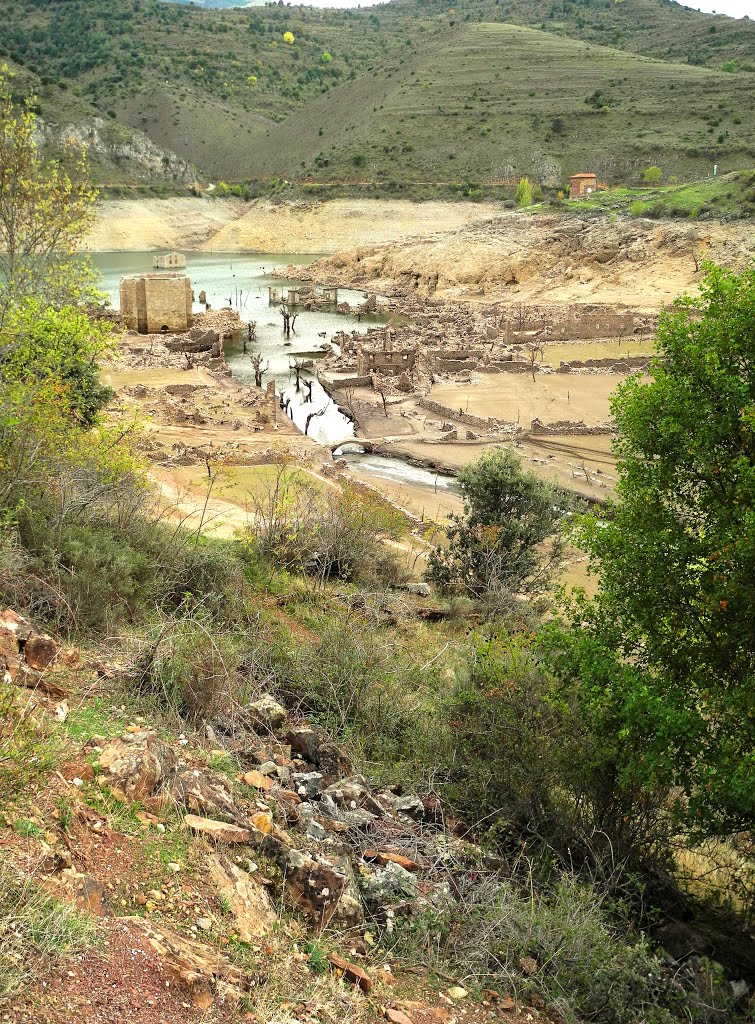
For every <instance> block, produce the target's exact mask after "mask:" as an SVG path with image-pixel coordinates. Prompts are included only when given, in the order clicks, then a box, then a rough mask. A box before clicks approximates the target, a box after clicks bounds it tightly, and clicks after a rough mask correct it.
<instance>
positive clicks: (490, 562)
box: [427, 448, 567, 597]
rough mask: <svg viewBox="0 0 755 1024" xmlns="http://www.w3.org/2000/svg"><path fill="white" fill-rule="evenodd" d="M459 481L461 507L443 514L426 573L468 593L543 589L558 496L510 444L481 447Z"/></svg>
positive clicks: (559, 513)
mask: <svg viewBox="0 0 755 1024" xmlns="http://www.w3.org/2000/svg"><path fill="white" fill-rule="evenodd" d="M458 479H459V484H460V487H461V493H462V497H463V501H464V512H463V515H451V516H450V517H449V520H450V525H449V526H448V527H447V529H446V534H447V538H448V545H447V547H445V548H437V549H436V550H435V551H433V553H432V555H431V556H430V560H429V567H428V572H427V575H428V578H429V579H430V580H432V581H433V582H435V583H437V584H438V585H439V586H443V587H461V588H462V589H463V590H464V591H466V592H467V593H468V594H470V595H471V596H473V597H487V596H490V595H495V594H500V595H502V596H506V595H508V594H512V593H517V592H519V593H521V592H533V591H537V590H539V589H542V588H543V587H544V586H545V584H546V582H547V580H548V578H549V575H550V571H551V570H552V569H553V567H554V565H555V564H556V563H557V561H558V559H559V557H560V554H561V550H562V547H561V541H560V537H559V536H558V535H557V534H556V531H557V529H558V525H559V522H560V520H561V518H562V517H563V515H564V512H565V510H566V504H567V502H566V499H565V497H564V496H563V495H561V494H559V493H558V492H557V490H556V488H555V487H553V486H551V485H550V484H547V483H544V482H543V481H542V480H540V479H539V477H537V476H535V474H534V473H530V472H527V471H526V470H524V469H523V468H522V464H521V462H520V460H519V458H518V457H517V456H516V455H515V453H514V452H513V451H511V449H509V448H494V449H490V450H488V451H487V452H485V454H484V455H482V456H481V458H479V459H478V460H477V461H476V462H473V463H471V464H469V465H467V466H464V467H462V469H461V470H460V471H459V477H458Z"/></svg>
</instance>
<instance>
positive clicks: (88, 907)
mask: <svg viewBox="0 0 755 1024" xmlns="http://www.w3.org/2000/svg"><path fill="white" fill-rule="evenodd" d="M72 888H73V900H74V903H75V904H76V906H77V907H78V908H79V910H84V911H86V912H87V913H89V914H93V915H94V916H95V917H112V914H113V908H112V905H111V902H110V897H109V895H108V892H107V890H106V888H105V886H104V885H103V883H102V882H100V881H98V880H97V879H96V878H93V877H92V876H91V875H76V876H75V877H74V879H73V881H72Z"/></svg>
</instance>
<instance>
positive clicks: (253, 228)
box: [87, 197, 500, 254]
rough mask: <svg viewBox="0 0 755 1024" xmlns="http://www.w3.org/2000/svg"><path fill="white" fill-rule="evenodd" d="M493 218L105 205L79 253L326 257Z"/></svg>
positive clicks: (308, 205)
mask: <svg viewBox="0 0 755 1024" xmlns="http://www.w3.org/2000/svg"><path fill="white" fill-rule="evenodd" d="M499 212H500V211H499V208H498V207H497V206H495V205H493V204H479V205H477V204H472V203H442V202H437V203H436V202H431V203H412V202H409V201H407V200H398V199H396V200H381V199H334V200H332V201H329V202H321V203H317V202H296V203H290V204H274V203H271V202H269V201H268V200H264V199H257V200H254V201H253V202H243V201H242V200H238V199H209V198H190V197H186V198H179V197H175V198H172V199H112V200H106V201H103V202H101V203H99V204H98V207H97V219H96V223H95V226H94V228H93V230H92V232H91V234H90V236H89V239H88V244H87V248H88V249H89V250H90V251H92V252H111V251H124V252H140V251H143V250H145V249H180V250H188V251H191V250H201V251H205V252H213V251H217V252H269V253H276V252H277V253H326V254H328V253H334V252H337V251H338V250H340V249H344V248H351V247H353V246H358V245H381V244H384V243H386V242H394V241H401V240H403V239H407V238H416V237H418V236H427V235H432V234H433V233H434V232H437V231H440V230H443V231H451V230H456V229H458V228H462V227H466V226H468V225H471V224H474V223H477V222H481V221H484V220H487V219H489V218H490V217H492V216H495V215H496V214H497V213H499Z"/></svg>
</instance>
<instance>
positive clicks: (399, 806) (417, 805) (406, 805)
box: [393, 794, 425, 820]
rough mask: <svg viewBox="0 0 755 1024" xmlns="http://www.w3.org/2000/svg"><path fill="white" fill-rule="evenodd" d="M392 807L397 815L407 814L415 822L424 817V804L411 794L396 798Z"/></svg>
mask: <svg viewBox="0 0 755 1024" xmlns="http://www.w3.org/2000/svg"><path fill="white" fill-rule="evenodd" d="M393 806H394V808H395V810H396V811H397V812H398V813H399V814H407V815H408V816H409V817H410V818H414V819H415V820H416V819H419V818H422V817H424V814H425V807H424V804H423V803H422V801H421V800H420V798H419V797H418V796H414V795H413V794H409V795H408V796H399V797H397V798H396V800H395V802H394V804H393Z"/></svg>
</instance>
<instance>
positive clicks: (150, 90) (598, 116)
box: [0, 0, 755, 184]
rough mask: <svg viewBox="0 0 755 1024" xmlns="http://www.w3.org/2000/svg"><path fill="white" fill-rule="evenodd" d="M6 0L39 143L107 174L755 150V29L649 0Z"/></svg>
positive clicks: (609, 170)
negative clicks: (40, 132)
mask: <svg viewBox="0 0 755 1024" xmlns="http://www.w3.org/2000/svg"><path fill="white" fill-rule="evenodd" d="M562 8H563V9H562ZM0 11H2V14H3V18H4V27H5V32H4V37H3V41H2V43H1V44H0V55H2V56H3V57H4V58H5V59H7V60H9V62H10V64H11V67H12V68H15V69H16V70H17V71H19V79H18V89H19V94H23V93H28V92H35V93H36V94H37V96H38V106H39V112H40V114H41V117H42V118H43V120H44V122H45V125H46V129H45V131H46V135H45V139H46V141H47V143H48V146H49V147H50V148H51V149H53V150H54V149H55V148H56V146H59V144H60V142H61V141H62V139H63V138H64V137H66V135H67V134H71V132H72V131H73V132H75V133H77V134H78V136H79V137H82V138H84V139H86V140H90V139H92V138H94V139H95V143H96V144H95V146H94V150H95V152H94V156H95V171H96V174H97V176H98V178H99V180H100V181H103V182H106V183H113V184H118V183H121V182H131V181H135V180H140V179H141V180H145V179H146V180H151V181H154V180H158V179H167V180H169V181H172V182H174V183H180V184H187V183H190V182H191V181H193V180H194V179H195V178H196V177H197V176H198V177H200V178H202V177H205V178H206V177H209V178H210V179H226V180H230V181H241V180H244V179H253V178H257V177H260V176H264V175H266V174H271V173H285V174H286V175H288V176H289V177H302V176H314V177H319V178H321V179H328V178H331V177H333V176H334V175H341V176H343V177H352V178H353V177H355V176H356V177H367V176H370V175H371V176H378V177H383V178H386V179H392V178H407V179H410V180H415V181H416V180H423V179H429V180H432V181H436V180H446V179H451V180H459V179H461V180H464V179H467V178H470V177H472V178H474V177H495V176H500V175H504V176H505V174H506V173H507V172H508V171H512V173H524V172H528V173H533V174H535V175H536V176H538V177H540V176H541V175H540V173H539V172H540V171H541V170H545V171H546V172H547V171H548V169H549V167H550V165H551V163H553V164H558V165H559V166H560V169H561V171H562V172H564V173H566V172H568V170H570V169H572V168H574V167H578V166H580V167H581V166H582V165H583V162H584V160H585V159H588V158H590V159H592V161H593V162H594V163H595V165H596V166H597V167H598V168H599V169H600V170H601V173H602V174H603V175H604V176H605V177H607V178H611V179H612V178H615V177H617V176H619V177H620V176H623V175H631V174H632V173H634V172H635V171H636V169H637V168H638V167H640V166H641V165H642V164H643V162H645V163H647V162H649V161H652V162H659V163H661V164H662V166H664V169H665V170H667V171H668V172H669V173H676V174H679V175H684V176H685V177H688V176H701V175H703V174H705V173H707V172H708V170H709V165H710V164H711V163H712V162H714V161H717V162H719V163H720V164H721V165H722V167H723V169H725V170H732V169H735V168H738V167H742V166H745V165H747V164H748V163H749V164H751V163H752V162H753V161H752V153H751V151H750V152H749V153H748V146H749V141H748V140H749V138H750V137H752V120H751V119H752V112H751V104H750V103H749V102H748V101H747V100H746V97H747V96H748V95H749V94H750V93H751V90H752V83H753V72H752V71H748V70H746V69H747V68H748V67H751V66H752V63H751V60H752V57H753V55H754V54H755V26H753V25H752V23H750V22H748V21H744V20H742V21H734V20H732V19H729V18H721V17H712V16H707V15H701V14H698V13H697V12H694V11H690V10H687V9H686V8H679V7H678V6H677V5H676V4H670V3H664V2H657V0H641V2H639V3H633V4H619V5H615V4H613V5H610V10H609V9H607V8H604V7H600V6H592V5H590V4H587V3H564V4H563V5H561V7H560V8H559V9H558V10H557V9H556V6H555V5H554V4H546V3H545V0H543V2H540V0H537V2H535V3H527V4H525V3H523V2H520V0H507V2H501V3H498V4H495V3H492V0H470V3H468V4H465V5H464V6H463V7H460V8H458V9H457V8H454V9H453V11H454V13H453V14H449V8H447V7H442V8H441V7H440V6H439V5H437V4H436V3H435V2H434V0H432V2H428V3H420V2H419V0H393V2H391V3H389V4H384V5H380V6H378V7H375V8H368V9H364V10H362V9H355V10H337V9H314V8H306V7H293V8H292V7H279V6H277V5H264V6H254V7H251V8H245V9H241V10H239V9H230V10H203V9H198V8H194V7H186V6H181V5H176V4H166V3H162V2H160V0H123V2H117V3H116V2H115V0H88V2H86V3H84V2H82V0H70V2H67V3H64V4H60V3H54V2H52V0H12V2H11V0H0ZM481 21H484V23H478V22H481ZM502 22H512V23H514V24H525V23H526V24H528V25H530V26H534V27H537V29H538V31H535V30H534V28H531V29H529V30H528V29H526V28H514V27H512V25H511V24H503V23H502ZM543 29H545V31H543ZM289 32H290V33H291V34H292V35H293V37H294V41H293V42H286V41H285V40H284V33H289ZM572 37H574V38H572ZM287 38H289V37H287ZM579 39H581V40H583V41H582V42H580V41H579ZM585 40H586V42H585ZM596 43H600V44H602V45H601V46H596V45H595V44H596ZM606 44H607V45H606ZM648 55H651V56H653V57H655V58H663V59H664V62H661V61H659V60H658V59H656V60H653V61H650V60H648V59H647V56H648ZM665 61H676V62H678V63H665ZM690 61H691V62H692V63H687V62H690ZM732 62H733V63H732ZM724 64H725V65H726V67H727V68H728V69H729V70H728V71H722V70H719V69H720V68H721V67H722V65H724ZM703 65H707V67H704V66H703ZM533 69H537V72H538V74H537V81H536V82H533V81H532V72H533ZM731 69H734V71H733V73H732V70H731ZM533 86H534V88H533ZM328 97H332V98H331V99H330V100H329V99H328ZM376 97H379V98H380V101H379V102H376ZM334 119H337V120H334ZM281 122H285V124H284V126H283V127H282V128H279V127H276V126H278V125H280V123H281ZM336 123H337V124H338V130H336V128H335V124H336ZM320 129H322V135H320ZM347 132H348V133H349V134H348V136H347ZM502 140H503V145H502ZM150 147H151V148H150ZM586 147H587V148H586ZM360 157H362V158H363V159H359V158H360ZM533 160H534V164H533ZM355 161H356V162H355ZM543 161H545V163H543ZM355 170H356V171H358V173H357V174H356V175H355V173H354V172H355ZM368 172H369V175H368ZM545 176H546V177H549V176H550V177H552V178H557V177H558V174H551V175H548V174H547V173H546V175H545Z"/></svg>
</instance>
